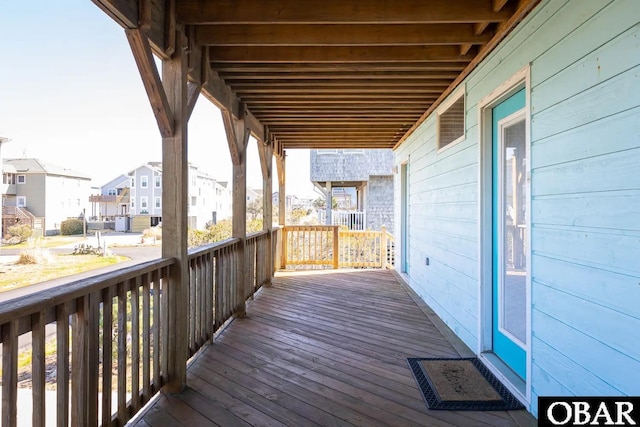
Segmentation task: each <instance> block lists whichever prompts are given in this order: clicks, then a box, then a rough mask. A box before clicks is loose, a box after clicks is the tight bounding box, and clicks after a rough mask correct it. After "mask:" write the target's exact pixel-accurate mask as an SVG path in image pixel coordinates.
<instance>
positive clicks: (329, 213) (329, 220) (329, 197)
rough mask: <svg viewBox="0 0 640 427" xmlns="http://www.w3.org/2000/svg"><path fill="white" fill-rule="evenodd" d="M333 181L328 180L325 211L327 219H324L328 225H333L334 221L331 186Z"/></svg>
mask: <svg viewBox="0 0 640 427" xmlns="http://www.w3.org/2000/svg"><path fill="white" fill-rule="evenodd" d="M331 185H332V183H331V181H327V193H326V198H327V199H326V201H327V203H326V209H325V212H326V213H327V214H326V215H325V219H324V223H325V224H326V225H332V224H333V221H332V218H331V217H332V216H333V188H332V187H331Z"/></svg>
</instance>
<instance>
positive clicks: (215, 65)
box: [211, 58, 465, 76]
mask: <svg viewBox="0 0 640 427" xmlns="http://www.w3.org/2000/svg"><path fill="white" fill-rule="evenodd" d="M464 67H465V64H464V62H454V61H452V62H400V61H395V62H389V61H370V62H361V63H345V62H336V61H333V62H325V63H299V62H298V63H273V62H271V63H265V62H262V63H259V62H253V63H250V62H245V63H234V62H218V61H217V60H216V58H211V68H212V69H213V70H215V71H217V72H218V73H219V74H220V75H222V74H223V73H225V72H234V71H236V72H237V71H238V70H241V71H243V72H250V73H272V72H276V73H277V72H282V73H314V72H316V73H327V72H332V73H337V72H345V73H363V72H365V73H367V74H368V73H376V72H381V73H390V72H397V71H400V72H404V71H417V72H424V73H426V72H433V71H437V72H439V71H453V72H456V73H460V71H462V70H463V69H464ZM457 75H458V74H456V76H457Z"/></svg>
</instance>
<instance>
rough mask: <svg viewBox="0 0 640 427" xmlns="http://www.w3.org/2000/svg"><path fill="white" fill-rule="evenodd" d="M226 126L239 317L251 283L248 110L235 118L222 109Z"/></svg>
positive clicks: (243, 312)
mask: <svg viewBox="0 0 640 427" xmlns="http://www.w3.org/2000/svg"><path fill="white" fill-rule="evenodd" d="M221 112H222V121H223V122H224V129H225V131H226V134H227V142H228V143H229V152H230V153H231V161H232V162H233V195H232V196H233V203H232V216H233V219H232V223H233V225H232V228H233V230H232V237H237V238H239V239H240V245H239V249H238V259H237V261H236V284H235V285H236V304H235V309H234V314H235V316H236V317H245V316H246V305H245V300H246V298H247V295H246V294H245V289H246V287H247V283H248V276H247V273H248V272H247V271H245V251H244V245H245V240H246V237H247V144H248V142H249V136H250V131H249V129H248V127H247V126H246V123H245V117H246V114H245V113H246V111H245V109H244V108H240V112H241V115H242V117H240V118H236V117H234V116H233V114H232V113H231V111H229V110H221Z"/></svg>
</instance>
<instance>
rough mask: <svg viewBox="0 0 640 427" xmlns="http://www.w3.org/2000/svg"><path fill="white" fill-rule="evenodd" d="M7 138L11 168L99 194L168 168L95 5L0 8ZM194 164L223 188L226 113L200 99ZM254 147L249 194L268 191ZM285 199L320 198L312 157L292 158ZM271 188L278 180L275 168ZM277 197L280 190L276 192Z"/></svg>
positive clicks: (35, 3)
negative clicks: (81, 179)
mask: <svg viewBox="0 0 640 427" xmlns="http://www.w3.org/2000/svg"><path fill="white" fill-rule="evenodd" d="M0 40H2V41H1V42H0V52H1V53H2V55H1V58H2V60H1V63H0V136H4V137H7V138H10V139H11V141H10V142H8V143H6V144H3V145H2V156H3V157H4V158H14V157H29V158H31V157H34V158H37V159H40V160H42V161H43V162H45V163H51V164H55V165H57V166H62V167H66V168H70V169H74V170H77V171H79V172H83V173H86V174H88V175H89V176H91V177H93V180H94V185H102V184H105V183H107V182H108V181H109V180H111V179H112V178H115V177H117V176H118V175H120V174H123V173H127V172H129V171H130V170H133V169H134V168H136V167H137V166H140V165H141V164H143V163H146V162H148V161H160V160H162V150H161V149H162V143H161V137H160V132H159V131H158V127H157V124H156V121H155V118H154V115H153V113H152V110H151V106H150V104H149V101H148V98H147V95H146V92H145V90H144V86H143V85H142V80H141V78H140V74H139V73H138V69H137V67H136V65H135V61H134V59H133V54H132V53H131V49H130V47H129V44H128V42H127V39H126V36H125V34H124V30H123V29H122V28H121V27H120V26H119V25H118V24H116V22H114V21H113V20H112V19H111V18H109V17H108V16H107V15H106V14H105V13H104V12H102V11H101V10H100V9H99V8H98V7H97V6H96V5H94V4H93V3H92V2H91V1H90V0H56V1H51V0H31V1H21V0H13V1H2V2H0ZM188 137H189V146H188V158H189V161H190V162H192V163H194V164H196V165H197V166H198V167H200V168H202V169H203V170H205V171H206V172H208V173H210V174H211V175H213V176H214V177H216V178H217V179H219V180H221V181H230V180H231V169H232V165H231V158H230V156H229V150H228V144H227V140H226V136H225V132H224V127H223V124H222V119H221V115H220V111H219V110H218V109H217V107H215V106H214V105H213V104H211V103H210V102H209V101H207V100H206V99H205V98H204V97H202V96H200V99H199V100H198V103H197V104H196V107H195V109H194V112H193V114H192V116H191V119H190V121H189V129H188ZM255 145H256V142H255V141H254V140H253V139H251V141H250V143H249V151H248V160H247V162H248V165H247V167H248V174H247V185H248V186H249V187H251V188H262V176H261V173H260V163H259V157H258V153H257V149H256V147H255ZM286 174H287V193H288V194H294V195H297V196H300V197H310V198H317V197H318V194H317V193H315V192H314V191H313V185H312V184H311V182H310V181H309V152H308V150H288V151H287V171H286ZM273 176H274V178H273V179H274V184H275V186H276V188H277V174H276V169H275V162H274V175H273ZM276 191H277V190H276Z"/></svg>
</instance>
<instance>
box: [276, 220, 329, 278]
mask: <svg viewBox="0 0 640 427" xmlns="http://www.w3.org/2000/svg"><path fill="white" fill-rule="evenodd" d="M339 230H340V227H338V226H337V225H309V226H307V225H287V226H285V227H284V228H283V237H282V263H281V267H282V268H283V269H284V268H286V267H287V265H292V266H297V265H304V266H331V267H333V268H338V259H339V258H338V239H339V237H338V233H339Z"/></svg>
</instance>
